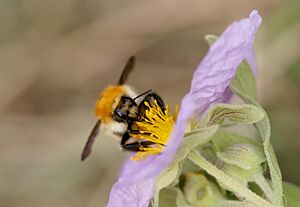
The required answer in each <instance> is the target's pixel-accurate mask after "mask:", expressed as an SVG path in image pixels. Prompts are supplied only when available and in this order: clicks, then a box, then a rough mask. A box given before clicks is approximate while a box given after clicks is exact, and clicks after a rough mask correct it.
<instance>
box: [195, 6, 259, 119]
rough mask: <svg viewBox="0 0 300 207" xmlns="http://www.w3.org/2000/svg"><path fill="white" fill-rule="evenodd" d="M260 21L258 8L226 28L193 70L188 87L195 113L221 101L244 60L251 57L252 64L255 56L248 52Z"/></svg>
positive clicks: (201, 111) (250, 49)
mask: <svg viewBox="0 0 300 207" xmlns="http://www.w3.org/2000/svg"><path fill="white" fill-rule="evenodd" d="M260 23H261V17H260V16H259V15H258V12H257V11H253V12H252V13H251V14H250V16H249V18H247V19H242V20H240V21H238V22H234V23H233V24H231V25H230V26H229V27H227V29H226V30H225V31H224V32H223V34H222V35H221V36H220V38H218V40H217V41H216V42H215V43H214V44H213V45H212V46H211V47H210V49H209V51H208V53H207V55H206V56H205V57H204V59H203V61H202V62H201V63H200V64H199V66H198V67H197V69H196V71H195V73H194V76H193V80H192V86H191V90H190V94H191V96H192V97H193V99H194V101H195V102H196V103H197V113H198V114H200V113H203V112H204V111H205V110H206V109H207V108H208V107H209V106H210V105H211V104H213V103H216V102H219V101H220V100H222V97H223V94H224V91H225V89H226V88H227V87H228V85H229V83H230V81H231V80H232V79H233V77H234V75H235V73H236V69H237V67H238V65H239V64H240V63H241V62H242V61H243V60H244V59H246V58H250V64H252V66H253V63H252V61H253V57H254V56H251V51H252V47H253V42H254V37H255V34H256V32H257V30H258V27H259V25H260ZM251 58H252V59H251ZM254 67H255V66H254Z"/></svg>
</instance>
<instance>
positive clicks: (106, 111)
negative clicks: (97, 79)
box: [95, 86, 126, 124]
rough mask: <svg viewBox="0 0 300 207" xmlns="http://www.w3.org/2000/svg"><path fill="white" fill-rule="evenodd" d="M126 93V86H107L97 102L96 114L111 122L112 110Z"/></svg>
mask: <svg viewBox="0 0 300 207" xmlns="http://www.w3.org/2000/svg"><path fill="white" fill-rule="evenodd" d="M125 93H126V89H125V88H124V86H108V87H107V88H105V89H104V90H103V91H102V93H101V95H100V98H99V100H98V101H97V103H96V109H95V112H96V116H97V117H98V118H99V119H100V120H101V121H102V122H104V123H105V124H107V123H109V122H110V121H111V119H112V117H111V116H112V112H113V111H114V110H115V108H116V107H117V104H118V103H119V101H120V99H121V97H122V96H123V95H124V94H125Z"/></svg>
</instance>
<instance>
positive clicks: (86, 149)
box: [81, 120, 101, 161]
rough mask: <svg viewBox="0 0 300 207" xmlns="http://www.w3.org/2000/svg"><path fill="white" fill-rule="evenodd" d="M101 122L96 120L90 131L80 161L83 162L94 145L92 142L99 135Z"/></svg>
mask: <svg viewBox="0 0 300 207" xmlns="http://www.w3.org/2000/svg"><path fill="white" fill-rule="evenodd" d="M100 124H101V120H98V121H97V122H96V124H95V126H94V128H93V130H92V131H91V134H90V136H89V137H88V140H87V142H86V143H85V146H84V148H83V151H82V154H81V161H84V160H85V159H86V158H87V157H88V156H89V155H90V154H91V152H92V145H93V143H94V140H95V138H96V136H97V135H98V133H99V128H100Z"/></svg>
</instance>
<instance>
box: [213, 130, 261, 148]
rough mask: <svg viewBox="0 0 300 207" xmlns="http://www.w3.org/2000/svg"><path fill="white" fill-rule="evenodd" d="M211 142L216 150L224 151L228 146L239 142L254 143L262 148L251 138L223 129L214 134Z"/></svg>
mask: <svg viewBox="0 0 300 207" xmlns="http://www.w3.org/2000/svg"><path fill="white" fill-rule="evenodd" d="M212 143H213V146H214V147H215V148H216V150H217V151H224V150H225V149H226V148H227V147H228V146H231V145H234V144H241V143H245V144H250V145H255V147H259V148H262V145H261V144H260V143H258V142H257V141H255V140H253V139H250V138H248V137H245V136H242V135H240V134H236V133H233V132H228V131H225V130H219V131H218V132H217V133H216V134H215V135H214V137H213V139H212Z"/></svg>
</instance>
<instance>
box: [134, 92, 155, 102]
mask: <svg viewBox="0 0 300 207" xmlns="http://www.w3.org/2000/svg"><path fill="white" fill-rule="evenodd" d="M151 91H152V89H150V90H148V91H145V92H144V93H141V94H140V95H138V96H137V97H135V98H134V99H133V100H134V101H135V100H136V99H138V98H139V97H141V96H143V95H146V94H147V93H150V92H151Z"/></svg>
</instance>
